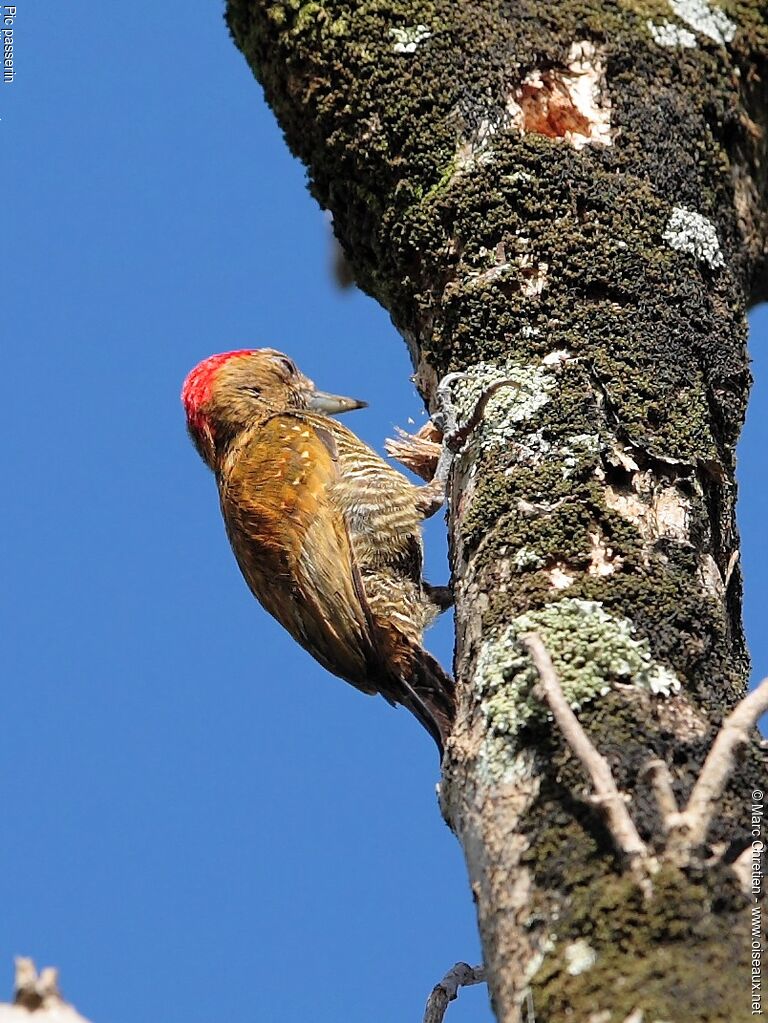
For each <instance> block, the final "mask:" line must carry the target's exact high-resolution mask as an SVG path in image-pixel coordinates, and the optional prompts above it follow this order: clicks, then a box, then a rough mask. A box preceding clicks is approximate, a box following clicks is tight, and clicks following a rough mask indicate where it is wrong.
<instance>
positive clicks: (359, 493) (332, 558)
mask: <svg viewBox="0 0 768 1023" xmlns="http://www.w3.org/2000/svg"><path fill="white" fill-rule="evenodd" d="M182 399H183V401H184V404H185V407H186V411H187V421H188V426H189V430H190V434H191V436H192V439H193V441H194V443H195V445H196V447H197V449H198V451H199V452H200V454H201V455H202V457H203V459H204V460H205V461H206V463H207V464H208V465H209V466H210V468H211V469H212V470H213V471H214V473H215V475H216V480H217V483H218V487H219V494H220V499H221V508H222V513H223V516H224V521H225V524H226V528H227V532H228V535H229V538H230V541H231V544H232V548H233V550H234V553H235V556H236V558H237V561H238V564H239V565H240V568H241V570H242V572H243V575H244V577H245V579H246V581H247V583H248V585H249V587H250V589H251V591H252V592H253V593H254V595H255V596H256V597H257V598H258V600H259V601H260V602H261V604H262V605H263V606H264V607H265V608H266V610H267V611H269V612H270V614H272V615H273V616H274V617H275V618H276V619H277V620H278V621H279V622H281V624H282V625H283V626H284V627H285V628H286V629H287V630H288V631H289V632H290V633H291V635H292V636H293V637H294V638H295V639H296V640H297V641H298V642H299V643H301V645H302V646H303V647H304V648H305V649H307V650H308V651H309V652H310V653H311V654H312V655H313V656H314V657H315V658H316V659H317V660H318V661H319V662H320V663H321V664H323V665H324V666H325V667H326V668H327V669H328V670H329V671H331V672H333V673H334V674H336V675H339V676H340V677H342V678H344V679H346V680H347V681H348V682H350V683H352V685H354V686H355V687H356V688H358V689H360V690H362V691H363V692H366V693H381V695H383V696H384V697H385V698H386V699H387V700H388V701H389V702H391V703H399V704H402V705H403V706H405V707H407V708H408V709H409V710H410V711H411V712H412V713H413V714H415V716H416V717H417V718H418V719H419V720H420V721H421V723H422V724H423V725H424V726H425V728H427V730H428V731H429V732H430V733H431V734H432V735H433V737H434V738H435V741H436V742H437V744H438V746H439V747H440V749H441V750H442V748H443V744H444V741H445V738H446V737H447V735H448V734H449V732H450V729H451V724H452V721H453V713H454V700H453V681H452V679H451V678H450V677H449V676H448V675H447V674H446V673H445V672H444V671H443V669H442V668H441V667H440V665H439V664H438V662H437V661H436V660H435V659H434V658H433V657H432V656H431V655H430V654H429V653H428V652H427V651H426V650H424V648H423V646H422V635H423V631H424V629H425V628H426V626H427V625H428V624H429V623H430V622H431V621H432V620H433V618H434V617H435V616H436V615H437V614H438V613H439V612H440V611H441V610H443V609H444V608H445V606H446V605H447V603H448V602H449V598H448V597H447V593H446V590H445V588H441V587H431V586H429V584H427V583H426V582H425V581H424V580H423V578H422V564H423V550H422V541H421V522H422V520H423V519H424V518H425V517H426V516H428V515H430V514H432V513H433V512H434V511H435V510H436V509H437V507H438V506H439V504H440V502H441V495H440V493H439V489H440V486H439V484H438V483H436V484H434V485H430V484H427V485H426V486H424V487H416V486H414V485H413V484H412V483H410V481H409V480H407V479H406V478H405V477H404V476H403V475H401V473H399V472H397V471H396V470H395V469H394V468H392V466H390V465H389V464H388V463H387V462H385V461H384V460H383V459H382V458H380V457H379V455H377V454H376V452H375V451H373V450H372V449H371V448H369V447H367V445H365V444H364V443H363V442H362V441H361V440H360V439H359V438H358V437H356V436H355V434H353V433H352V432H351V431H350V430H348V429H347V428H346V427H345V426H343V425H342V424H341V423H339V422H337V421H336V420H335V419H332V418H330V415H329V414H328V413H336V412H342V411H346V410H348V409H352V408H358V407H361V405H362V404H363V403H362V402H355V401H352V400H350V399H344V398H339V397H336V396H334V395H327V394H323V393H322V392H319V391H317V390H316V389H315V386H314V384H313V383H312V381H311V380H308V379H307V378H306V377H305V376H303V375H302V374H301V373H299V371H298V370H297V369H296V367H295V366H294V365H293V363H292V362H291V360H290V359H288V358H287V357H286V356H284V355H282V354H281V353H280V352H275V351H273V350H272V349H260V350H248V351H240V352H233V353H225V355H222V356H214V357H212V358H211V359H209V360H206V361H205V362H204V363H201V364H200V366H198V367H196V368H195V369H194V370H193V371H192V373H190V375H189V377H188V378H187V381H186V382H185V385H184V390H183V392H182Z"/></svg>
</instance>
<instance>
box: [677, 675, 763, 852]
mask: <svg viewBox="0 0 768 1023" xmlns="http://www.w3.org/2000/svg"><path fill="white" fill-rule="evenodd" d="M765 711H768V678H764V679H763V681H762V682H761V683H760V684H759V685H758V686H757V687H756V688H755V689H753V690H752V692H751V693H747V695H746V696H745V697H744V699H743V700H741V702H740V703H737V704H736V706H735V707H734V709H733V710H732V711H731V713H730V714H729V715H728V717H727V718H726V719H725V721H724V722H723V724H722V727H721V728H720V731H719V732H718V733H717V737H716V738H715V741H714V742H713V744H712V749H710V751H709V753H708V754H707V759H706V760H705V761H704V766H703V767H702V769H701V774H700V775H699V777H698V780H697V782H696V784H695V785H694V786H693V791H692V792H691V796H690V799H689V800H688V805H687V806H686V808H685V810H684V811H683V812H682V813H681V814H680V815H679V817H678V819H677V821H676V822H675V828H674V830H673V832H672V836H671V838H673V839H674V842H673V843H672V845H674V847H675V850H676V851H678V852H683V853H688V852H690V851H691V850H693V849H696V848H697V847H698V846H700V845H702V844H703V842H704V839H705V838H706V837H707V831H708V829H709V825H710V823H711V821H712V817H713V815H714V812H715V806H716V803H717V800H718V799H719V798H720V796H721V795H722V794H723V790H724V789H725V786H726V783H727V782H728V779H729V777H730V776H731V774H732V772H733V768H734V766H735V757H734V754H735V753H736V750H737V749H738V747H739V746H743V745H745V744H746V743H748V742H749V741H750V739H751V738H752V732H753V729H754V727H755V725H756V724H757V719H758V718H759V717H760V715H761V714H764V713H765Z"/></svg>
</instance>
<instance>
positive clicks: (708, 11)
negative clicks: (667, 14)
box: [669, 0, 736, 46]
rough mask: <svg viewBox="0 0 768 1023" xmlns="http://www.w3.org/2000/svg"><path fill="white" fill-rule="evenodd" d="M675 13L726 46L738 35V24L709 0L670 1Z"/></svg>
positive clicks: (698, 30)
mask: <svg viewBox="0 0 768 1023" xmlns="http://www.w3.org/2000/svg"><path fill="white" fill-rule="evenodd" d="M669 6H670V7H671V8H672V11H673V13H674V14H675V15H676V16H677V17H678V18H679V19H680V20H681V21H684V22H685V23H686V25H688V26H689V28H692V29H693V31H694V32H698V33H699V34H700V35H703V36H706V37H707V38H708V39H711V40H712V41H713V42H715V43H720V45H721V46H724V45H725V44H726V43H729V42H730V41H731V40H732V39H733V37H734V36H735V35H736V24H735V23H734V22H733V21H731V19H730V18H729V17H728V15H727V14H726V13H725V11H722V10H721V9H720V8H719V7H715V6H713V5H712V4H711V3H710V2H709V0H669Z"/></svg>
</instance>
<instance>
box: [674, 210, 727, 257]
mask: <svg viewBox="0 0 768 1023" xmlns="http://www.w3.org/2000/svg"><path fill="white" fill-rule="evenodd" d="M662 237H663V239H664V241H665V242H666V243H667V245H669V247H670V248H672V249H675V250H676V251H678V252H687V253H689V254H690V255H691V256H694V257H695V258H696V259H698V260H700V261H701V262H702V263H707V264H708V265H709V266H711V267H712V268H713V269H716V268H718V267H721V266H723V264H724V260H723V254H722V252H721V251H720V242H719V240H718V237H717V231H716V230H715V225H714V224H713V223H712V221H710V220H707V218H706V217H704V216H702V215H701V213H697V212H696V211H695V210H687V209H684V207H682V206H675V207H674V208H673V210H672V213H671V215H670V218H669V220H668V221H667V226H666V227H665V228H664V234H663V235H662Z"/></svg>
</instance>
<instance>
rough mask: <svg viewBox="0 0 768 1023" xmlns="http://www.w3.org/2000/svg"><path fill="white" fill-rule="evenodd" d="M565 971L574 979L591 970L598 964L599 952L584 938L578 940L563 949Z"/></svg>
mask: <svg viewBox="0 0 768 1023" xmlns="http://www.w3.org/2000/svg"><path fill="white" fill-rule="evenodd" d="M563 955H564V956H565V969H566V972H567V973H570V975H571V976H572V977H578V976H579V974H580V973H586V972H587V970H591V969H592V967H593V966H594V965H595V963H596V962H597V952H595V950H594V949H593V948H592V946H591V945H590V944H589V942H588V941H585V940H584V938H577V939H576V941H572V942H571V943H570V944H569V945H566V946H565V948H564V949H563Z"/></svg>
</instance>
